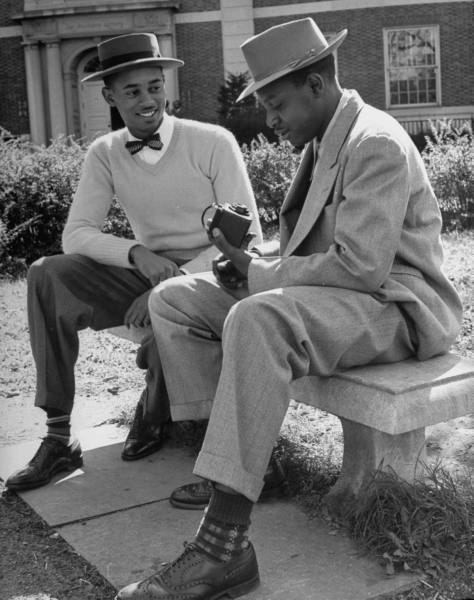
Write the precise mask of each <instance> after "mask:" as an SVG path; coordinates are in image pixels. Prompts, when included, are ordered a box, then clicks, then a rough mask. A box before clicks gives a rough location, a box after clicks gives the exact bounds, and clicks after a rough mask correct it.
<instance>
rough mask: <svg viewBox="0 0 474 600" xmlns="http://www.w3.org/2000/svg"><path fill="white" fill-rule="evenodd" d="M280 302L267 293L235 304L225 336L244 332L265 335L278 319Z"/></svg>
mask: <svg viewBox="0 0 474 600" xmlns="http://www.w3.org/2000/svg"><path fill="white" fill-rule="evenodd" d="M278 313H279V308H278V300H277V299H276V297H275V294H274V293H273V292H271V291H270V292H265V293H261V294H256V295H254V296H248V298H244V299H243V300H240V302H237V304H234V306H233V307H232V308H231V309H230V311H229V314H228V316H227V319H226V321H225V324H224V335H226V334H229V333H230V332H235V333H237V335H241V334H242V333H243V332H244V331H248V332H249V333H250V332H253V334H255V332H256V331H257V330H258V332H259V335H261V334H262V335H265V333H266V332H267V331H271V330H272V329H273V327H274V325H275V322H276V321H277V320H278V319H279V317H278Z"/></svg>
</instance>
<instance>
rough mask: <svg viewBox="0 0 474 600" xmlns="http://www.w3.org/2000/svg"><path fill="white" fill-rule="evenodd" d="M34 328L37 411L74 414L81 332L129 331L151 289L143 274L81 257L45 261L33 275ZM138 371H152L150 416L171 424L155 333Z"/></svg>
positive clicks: (148, 373)
mask: <svg viewBox="0 0 474 600" xmlns="http://www.w3.org/2000/svg"><path fill="white" fill-rule="evenodd" d="M27 281H28V323H29V330H30V342H31V349H32V352H33V357H34V360H35V363H36V374H37V384H36V400H35V404H36V406H40V407H42V408H44V409H47V408H56V409H59V410H61V411H63V412H65V413H71V411H72V408H73V403H74V392H75V378H74V366H75V363H76V360H77V356H78V352H79V337H78V331H79V330H81V329H85V328H86V327H91V328H92V329H95V330H100V329H107V328H109V327H115V326H117V325H123V322H124V315H125V312H126V311H127V309H128V308H129V306H130V305H131V304H132V302H133V301H134V300H135V298H137V297H138V296H140V295H141V294H143V293H144V292H146V291H147V290H149V289H150V287H151V286H150V283H149V281H148V279H146V278H145V277H143V275H141V274H140V273H139V272H138V271H136V270H133V269H125V268H121V267H111V266H107V265H103V264H100V263H98V262H96V261H94V260H92V259H90V258H87V257H85V256H82V255H78V254H66V255H57V256H50V257H45V258H41V259H39V260H37V261H36V262H34V263H33V264H32V265H31V267H30V269H29V272H28V280H27ZM137 365H138V366H139V367H140V368H141V369H146V375H145V382H146V388H145V390H144V392H143V394H142V397H143V400H144V414H145V416H146V418H147V420H149V421H152V422H154V423H156V424H158V423H164V422H166V421H168V420H169V416H170V414H169V401H168V395H167V392H166V387H165V385H164V380H163V375H162V370H161V363H160V360H159V357H158V353H157V350H156V342H155V339H154V336H153V334H152V333H150V335H149V336H148V337H146V338H145V339H144V340H143V342H142V344H141V345H140V347H139V349H138V353H137Z"/></svg>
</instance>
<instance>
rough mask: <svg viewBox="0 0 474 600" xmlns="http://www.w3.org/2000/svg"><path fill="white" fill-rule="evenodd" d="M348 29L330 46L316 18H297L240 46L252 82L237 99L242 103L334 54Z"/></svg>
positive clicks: (340, 33)
mask: <svg viewBox="0 0 474 600" xmlns="http://www.w3.org/2000/svg"><path fill="white" fill-rule="evenodd" d="M346 35H347V29H343V30H342V31H340V32H339V33H338V34H337V35H336V36H335V37H334V39H332V40H331V43H328V42H327V40H326V38H325V37H324V35H323V34H322V32H321V30H320V29H319V27H318V26H317V25H316V23H315V22H314V21H313V19H310V18H307V19H298V20H297V21H290V22H289V23H284V24H283V25H276V26H275V27H270V29H267V30H266V31H264V32H263V33H260V34H259V35H255V36H254V37H251V38H250V39H248V40H247V41H246V42H244V43H243V44H242V45H241V46H240V47H241V49H242V52H243V53H244V57H245V60H246V61H247V65H248V67H249V70H250V74H251V75H252V78H253V82H252V83H250V84H249V85H248V86H247V87H246V88H245V90H244V91H243V92H242V93H241V94H240V96H239V97H238V98H237V102H239V100H243V99H244V98H246V97H247V96H249V95H250V94H253V92H256V91H257V90H259V89H260V88H263V87H264V86H266V85H268V84H269V83H271V82H272V81H275V80H276V79H279V78H280V77H283V76H284V75H288V73H292V72H293V71H298V70H299V69H302V68H303V67H307V66H308V65H311V64H312V63H315V62H317V61H318V60H321V59H323V58H325V57H326V56H328V54H331V53H332V52H334V50H336V48H338V47H339V46H340V45H341V44H342V42H343V41H344V39H345V37H346Z"/></svg>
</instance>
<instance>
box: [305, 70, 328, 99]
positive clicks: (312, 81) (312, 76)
mask: <svg viewBox="0 0 474 600" xmlns="http://www.w3.org/2000/svg"><path fill="white" fill-rule="evenodd" d="M306 83H307V84H308V85H309V87H310V88H311V91H312V92H313V95H314V96H315V97H316V98H319V96H321V94H322V92H323V90H324V86H325V81H324V77H323V76H322V75H320V74H319V73H309V74H308V77H307V78H306Z"/></svg>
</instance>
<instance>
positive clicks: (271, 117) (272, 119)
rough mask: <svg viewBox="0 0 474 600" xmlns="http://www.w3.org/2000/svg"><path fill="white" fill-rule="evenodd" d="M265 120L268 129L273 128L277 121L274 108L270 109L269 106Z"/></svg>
mask: <svg viewBox="0 0 474 600" xmlns="http://www.w3.org/2000/svg"><path fill="white" fill-rule="evenodd" d="M265 121H266V123H267V127H270V129H275V127H276V124H277V122H278V118H277V115H276V113H275V111H274V110H272V109H270V108H269V109H267V114H266V119H265Z"/></svg>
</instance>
